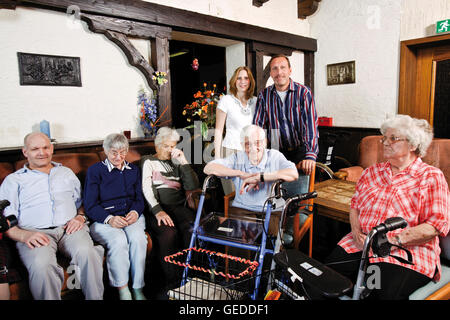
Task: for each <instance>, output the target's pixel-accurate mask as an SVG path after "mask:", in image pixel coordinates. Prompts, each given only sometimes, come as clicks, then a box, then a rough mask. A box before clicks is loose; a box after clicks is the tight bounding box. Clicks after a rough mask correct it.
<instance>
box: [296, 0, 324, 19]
mask: <svg viewBox="0 0 450 320" xmlns="http://www.w3.org/2000/svg"><path fill="white" fill-rule="evenodd" d="M320 1H322V0H298V5H297V8H298V18H299V19H306V18H307V17H309V16H310V15H312V14H314V13H315V12H316V11H317V9H319V3H320Z"/></svg>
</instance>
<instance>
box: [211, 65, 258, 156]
mask: <svg viewBox="0 0 450 320" xmlns="http://www.w3.org/2000/svg"><path fill="white" fill-rule="evenodd" d="M229 85H230V87H229V88H230V94H227V95H225V96H223V97H222V99H220V101H219V104H218V106H217V111H216V130H215V139H214V150H215V158H216V159H219V158H224V157H227V156H229V155H230V154H232V153H233V152H236V151H238V150H242V146H241V143H240V141H241V140H240V134H241V131H242V128H244V127H245V126H246V125H249V124H251V123H252V120H253V113H254V110H255V105H256V97H255V96H254V95H253V92H254V91H255V79H254V78H253V75H252V72H251V71H250V69H249V68H247V67H245V66H242V67H238V68H237V69H236V70H235V71H234V74H233V76H232V77H231V79H230V82H229ZM224 128H226V134H225V138H223V131H224ZM222 138H223V139H222Z"/></svg>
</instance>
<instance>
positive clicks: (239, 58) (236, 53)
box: [225, 42, 245, 90]
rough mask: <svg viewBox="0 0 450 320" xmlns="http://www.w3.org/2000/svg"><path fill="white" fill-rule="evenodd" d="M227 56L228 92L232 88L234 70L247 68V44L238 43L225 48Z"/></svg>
mask: <svg viewBox="0 0 450 320" xmlns="http://www.w3.org/2000/svg"><path fill="white" fill-rule="evenodd" d="M225 56H226V66H225V67H226V69H227V70H226V73H227V83H226V86H227V90H228V89H229V88H230V86H229V84H228V83H229V82H230V79H231V77H232V76H233V73H234V70H236V69H237V68H238V67H240V66H245V43H244V42H242V43H238V44H235V45H232V46H228V47H226V48H225Z"/></svg>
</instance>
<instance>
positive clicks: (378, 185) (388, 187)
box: [338, 158, 450, 281]
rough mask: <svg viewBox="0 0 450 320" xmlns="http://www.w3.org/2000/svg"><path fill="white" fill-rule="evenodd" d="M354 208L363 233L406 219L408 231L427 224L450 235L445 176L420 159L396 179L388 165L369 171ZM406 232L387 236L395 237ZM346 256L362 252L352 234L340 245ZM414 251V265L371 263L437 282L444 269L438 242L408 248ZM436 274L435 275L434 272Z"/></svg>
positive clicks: (354, 199)
mask: <svg viewBox="0 0 450 320" xmlns="http://www.w3.org/2000/svg"><path fill="white" fill-rule="evenodd" d="M351 207H352V208H354V209H356V210H358V211H359V216H358V217H359V222H360V225H361V231H362V232H363V233H365V234H368V233H369V232H370V230H371V229H372V228H373V227H375V226H377V225H378V224H380V223H382V222H384V221H385V220H386V219H387V218H391V217H403V218H404V219H405V220H406V221H407V222H408V228H411V227H415V226H417V225H420V224H423V223H427V224H430V225H432V226H433V227H434V228H436V230H437V231H438V232H439V233H440V235H443V236H445V235H446V234H447V233H448V231H449V220H450V216H449V190H448V185H447V181H446V180H445V177H444V174H443V173H442V171H440V170H439V169H437V168H435V167H432V166H430V165H428V164H426V163H424V162H422V160H421V159H420V158H417V159H416V160H415V161H414V162H413V163H412V164H411V165H409V166H408V168H406V169H405V170H403V171H402V172H400V173H398V174H395V175H393V174H392V170H391V165H390V164H389V163H388V162H385V163H379V164H376V165H374V166H372V167H370V168H368V169H366V170H365V171H364V172H363V174H362V176H361V178H360V179H359V180H358V183H357V184H356V190H355V194H354V195H353V197H352V201H351ZM402 231H403V229H397V230H394V231H391V232H389V233H388V236H391V237H393V236H395V235H397V234H399V233H401V232H402ZM338 245H340V246H341V247H342V248H343V249H344V250H345V251H346V252H347V253H354V252H357V251H359V249H357V248H356V246H355V244H354V242H353V237H352V234H351V233H349V234H348V235H346V236H345V237H344V238H343V239H342V240H341V241H340V242H339V243H338ZM406 249H408V250H409V251H411V254H412V257H413V262H414V265H408V264H403V263H401V262H399V261H398V260H396V259H395V258H392V257H386V258H372V259H371V260H370V262H372V263H377V262H388V263H393V264H396V265H400V266H403V267H405V268H410V269H412V270H415V271H417V272H419V273H422V274H424V275H426V276H427V277H429V278H433V277H434V280H436V281H438V280H439V279H440V273H441V265H440V258H439V255H440V252H441V249H440V247H439V238H438V237H434V238H433V239H432V240H430V241H428V242H426V243H424V244H421V245H410V246H406ZM391 254H392V255H396V256H400V257H402V258H404V259H407V256H406V253H405V252H404V251H403V250H398V249H397V248H395V249H394V248H393V250H392V251H391ZM436 268H437V271H438V272H436V274H435V271H436Z"/></svg>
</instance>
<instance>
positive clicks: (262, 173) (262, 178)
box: [259, 172, 264, 182]
mask: <svg viewBox="0 0 450 320" xmlns="http://www.w3.org/2000/svg"><path fill="white" fill-rule="evenodd" d="M259 180H260V181H261V182H264V172H261V173H260V174H259Z"/></svg>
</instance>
